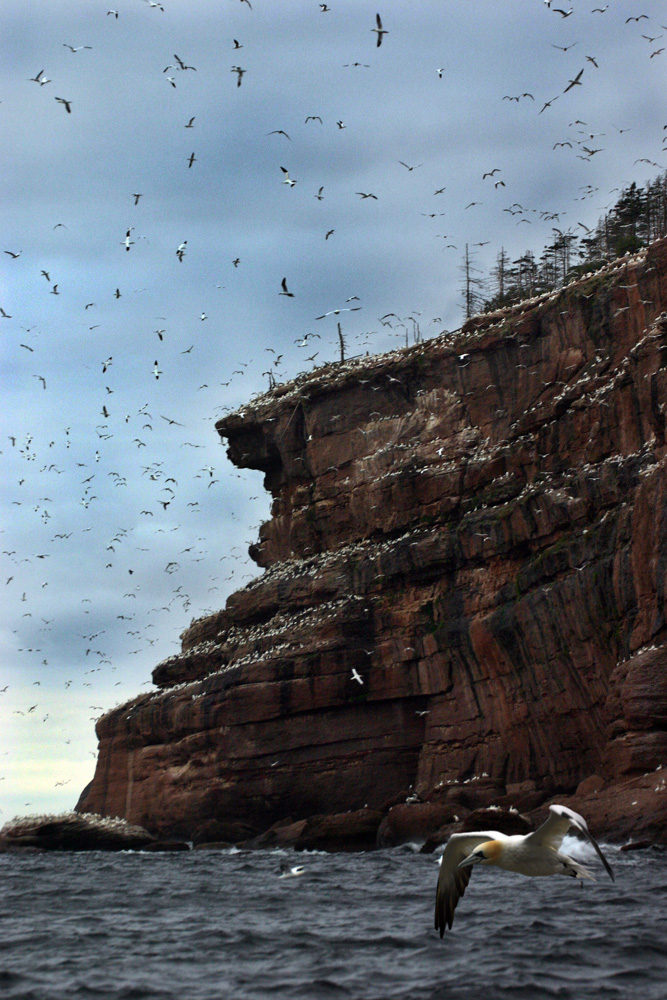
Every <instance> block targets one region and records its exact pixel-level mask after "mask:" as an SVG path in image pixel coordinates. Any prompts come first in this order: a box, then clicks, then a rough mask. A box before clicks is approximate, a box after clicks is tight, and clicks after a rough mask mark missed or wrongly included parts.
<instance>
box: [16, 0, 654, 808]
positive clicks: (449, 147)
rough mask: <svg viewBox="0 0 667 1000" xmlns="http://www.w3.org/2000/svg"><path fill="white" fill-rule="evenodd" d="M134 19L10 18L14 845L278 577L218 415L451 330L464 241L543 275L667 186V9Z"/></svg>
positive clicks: (483, 6) (391, 10)
mask: <svg viewBox="0 0 667 1000" xmlns="http://www.w3.org/2000/svg"><path fill="white" fill-rule="evenodd" d="M111 2H112V3H115V4H116V8H114V10H110V9H109V6H108V0H106V2H98V0H53V2H48V0H22V2H21V3H20V4H11V5H5V9H4V11H3V32H2V45H3V48H4V52H3V58H2V59H1V60H0V125H1V128H2V136H3V141H2V145H1V148H0V184H1V185H2V188H3V198H2V204H3V212H2V240H3V242H2V246H1V247H0V258H1V260H0V265H1V271H0V307H1V308H2V313H1V314H0V350H1V352H2V385H3V406H2V413H1V415H0V420H1V421H2V431H1V433H0V462H1V463H2V466H1V468H2V474H1V476H0V480H1V484H2V485H1V489H2V496H1V501H2V523H1V525H0V531H1V532H2V538H1V541H2V556H1V557H0V558H2V571H3V574H4V579H3V580H2V583H1V584H0V585H1V586H3V588H4V598H3V600H2V602H1V614H2V619H1V621H0V643H1V652H0V734H1V737H0V825H1V824H2V823H3V822H5V821H7V820H9V819H10V818H11V817H12V816H14V815H24V814H31V813H42V812H61V811H64V810H68V809H70V808H72V807H73V805H74V804H75V803H76V800H77V798H78V796H79V794H80V792H81V790H82V788H83V787H84V785H85V784H86V783H87V782H88V781H90V779H91V778H92V776H93V772H94V766H95V758H96V749H97V741H96V737H95V719H96V718H97V717H99V716H100V715H101V714H102V713H103V712H105V711H108V710H109V709H110V708H112V707H114V706H115V705H117V704H120V703H122V702H124V701H127V700H128V699H130V698H132V697H134V696H135V695H137V694H139V693H142V692H145V691H148V690H151V689H152V683H151V671H152V669H153V668H154V667H155V665H156V664H157V663H159V662H160V661H161V660H163V659H164V658H166V657H167V656H171V655H173V654H174V653H175V652H177V651H178V650H179V648H180V642H179V635H180V633H181V632H182V631H183V630H184V629H185V628H186V627H187V626H188V625H189V624H190V622H191V621H192V620H193V619H195V618H198V617H200V616H202V615H204V614H206V613H207V612H211V611H215V610H217V609H219V608H221V607H223V606H224V603H225V600H226V598H227V596H228V595H229V594H230V593H232V592H233V591H234V590H237V589H238V588H239V587H242V586H244V585H245V584H246V583H247V582H248V581H249V580H251V579H253V578H254V577H256V576H257V575H259V573H260V572H261V571H260V570H259V569H258V567H256V566H255V565H254V564H253V563H252V561H251V560H250V559H249V557H248V554H247V549H248V546H249V545H250V544H251V543H253V542H254V541H255V540H256V538H257V535H258V528H259V525H260V523H261V522H262V521H264V520H266V519H267V518H268V517H269V506H270V497H269V495H268V494H267V493H266V491H265V490H264V488H263V484H262V475H261V474H260V473H259V472H253V471H249V470H239V469H236V468H234V467H233V466H232V465H231V464H230V463H229V461H228V460H227V458H226V454H225V447H224V443H223V442H221V441H220V439H219V438H218V435H217V434H216V432H215V429H214V422H215V420H217V419H218V418H220V417H221V416H222V415H223V414H225V413H227V412H229V411H231V410H234V409H237V408H238V407H241V406H242V405H243V404H244V403H245V402H247V401H248V400H249V399H251V398H252V397H253V395H256V394H258V393H262V392H264V391H266V389H267V388H268V386H269V383H270V382H272V381H274V380H275V381H277V382H282V381H287V380H289V379H291V378H293V377H294V376H296V375H297V374H298V373H300V372H303V371H309V370H311V369H312V368H313V367H316V366H317V365H319V364H322V363H325V362H329V361H333V360H336V358H338V357H339V344H338V336H337V330H336V323H337V322H338V321H340V322H341V325H342V330H343V334H344V337H345V340H346V345H347V353H348V355H362V354H365V353H366V352H370V353H375V352H379V351H386V350H395V349H397V348H400V347H402V346H405V345H406V343H412V342H413V341H414V338H415V336H420V337H422V338H430V337H434V336H437V335H438V334H440V333H442V332H443V331H444V330H453V329H456V328H458V327H459V326H460V325H461V322H462V320H463V313H462V295H461V286H462V274H461V264H462V258H463V254H464V252H465V246H466V244H468V246H469V249H470V252H471V254H472V260H473V263H474V266H475V267H477V268H479V274H480V277H482V276H485V275H487V274H489V273H490V271H491V268H492V267H493V264H494V261H495V258H496V255H497V253H498V252H499V250H500V249H501V247H503V248H504V249H505V251H506V252H507V253H508V255H509V257H510V259H516V258H517V257H518V256H519V255H520V254H522V253H523V252H524V251H525V250H528V249H530V250H533V251H534V252H535V253H536V254H537V256H539V254H540V252H541V250H542V248H543V247H544V246H545V245H547V244H548V243H549V242H550V241H552V240H553V235H554V234H553V229H554V227H558V228H560V229H561V230H567V229H571V230H573V231H577V232H578V233H579V234H581V233H583V231H584V230H583V228H581V226H586V227H591V226H594V225H595V223H596V222H597V220H598V219H599V218H600V216H601V215H602V214H603V213H604V211H605V209H606V208H608V207H610V206H611V205H613V203H614V201H615V200H616V197H617V195H618V189H619V188H621V187H623V186H626V185H628V184H629V183H631V182H632V181H637V183H639V184H643V183H645V182H646V181H647V180H649V179H651V178H653V177H655V176H656V175H657V174H658V173H659V172H661V170H662V169H664V166H665V163H666V162H667V161H666V160H665V157H664V155H663V139H664V136H665V134H666V133H665V131H664V127H666V128H667V126H666V125H665V120H666V118H665V111H664V94H665V82H666V80H665V67H666V66H667V62H666V60H667V26H665V25H663V24H661V19H662V20H666V21H667V13H665V10H664V5H663V4H659V3H656V2H645V3H641V4H640V3H638V2H629V0H628V2H626V0H610V2H609V3H606V4H605V3H603V2H600V0H588V2H586V3H583V2H581V0H571V3H570V2H568V3H567V4H564V5H563V6H562V7H561V8H560V10H558V9H556V4H557V3H558V0H553V2H552V4H551V6H549V5H548V4H546V3H544V2H542V0H512V2H511V3H498V2H497V0H495V2H489V0H475V2H472V0H412V2H410V3H405V0H388V2H385V0H374V3H372V4H371V3H368V2H366V0H330V3H328V4H320V3H318V2H311V0H298V2H297V0H280V2H277V0H251V3H252V6H251V5H250V4H249V3H248V2H247V0H164V2H163V3H161V4H158V3H155V2H151V0H111ZM596 2H597V3H599V8H600V9H598V10H595V9H594V8H595V4H596ZM323 8H325V9H323ZM570 11H571V13H570ZM378 12H379V14H380V17H381V25H382V29H383V31H384V32H385V33H383V34H382V35H381V44H380V45H379V46H378V40H379V36H378V33H377V31H375V30H374V29H376V28H377V26H378V25H377V22H376V14H377V13H378ZM644 15H646V16H644ZM637 19H638V20H637ZM663 46H665V47H666V49H665V50H663ZM184 67H185V68H184ZM235 67H236V68H235ZM582 69H583V74H581V75H580V76H579V78H578V81H577V82H575V83H573V84H572V85H571V86H570V83H571V81H575V80H577V76H578V74H579V71H580V70H582ZM241 71H242V72H241ZM239 84H240V85H239ZM568 88H569V89H568ZM525 95H530V96H525ZM516 97H519V100H510V99H509V98H516ZM548 102H550V103H548ZM545 105H546V106H545ZM285 133H286V134H285ZM558 143H569V144H570V145H556V144H558ZM584 146H586V147H587V148H586V150H584V148H583V147H584ZM591 150H595V152H589V151H591ZM193 154H194V158H192V156H193ZM285 171H286V173H285ZM492 171H493V173H491V172H492ZM485 174H490V176H486V177H485V176H484V175H485ZM288 179H289V181H292V182H294V183H288V182H287V181H288ZM362 195H367V197H362ZM371 195H373V196H374V197H370V196H371ZM517 206H518V207H517ZM510 208H511V209H512V212H510V211H509V209H510ZM580 224H581V226H580ZM283 279H284V280H285V286H283V284H282V282H283ZM284 288H286V290H287V291H288V292H290V293H291V294H290V295H287V294H280V293H281V292H282V291H283V290H284ZM489 292H490V293H492V292H493V289H492V288H490V289H489ZM336 309H339V310H350V311H349V312H341V313H339V315H338V316H335V315H329V316H324V318H323V319H317V317H320V316H322V315H323V314H325V313H328V312H331V311H332V310H336ZM389 313H393V314H394V316H392V317H390V318H389V320H388V321H387V319H386V318H385V317H386V316H387V314H389ZM388 324H391V325H388Z"/></svg>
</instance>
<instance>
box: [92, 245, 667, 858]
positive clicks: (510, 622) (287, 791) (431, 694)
mask: <svg viewBox="0 0 667 1000" xmlns="http://www.w3.org/2000/svg"><path fill="white" fill-rule="evenodd" d="M666 308H667V242H665V241H663V242H660V243H656V244H653V245H652V246H651V247H650V248H649V249H648V250H647V251H645V252H642V253H639V254H637V255H635V256H633V257H626V258H623V259H622V260H620V261H618V262H616V263H615V264H614V265H610V266H608V267H607V268H605V269H603V270H602V271H599V272H597V273H596V274H595V275H591V276H587V277H584V278H582V279H581V280H579V281H577V282H576V283H573V284H570V285H568V286H567V287H566V288H564V289H563V290H561V291H560V292H558V293H556V294H553V295H551V296H548V297H542V298H539V299H535V300H530V301H528V302H525V303H523V304H522V306H521V307H517V308H515V309H512V310H508V311H504V312H500V313H496V314H490V315H485V316H481V317H475V318H474V319H473V320H471V321H469V322H468V323H467V324H466V325H465V326H464V327H463V329H462V330H461V331H458V332H457V333H456V334H452V335H445V336H443V337H440V338H437V339H434V340H431V341H428V342H426V343H423V344H418V345H415V346H414V347H411V348H407V349H405V350H402V351H397V352H394V353H392V354H389V355H381V356H376V357H370V358H364V359H358V360H353V361H350V362H346V363H343V364H338V365H330V366H327V367H325V368H320V369H317V370H316V371H315V372H313V373H311V374H309V375H308V376H303V377H301V378H300V379H298V380H297V381H296V382H294V383H291V384H288V385H285V386H280V387H278V388H276V389H274V390H273V391H272V392H271V393H269V394H267V395H266V396H263V397H261V398H259V399H256V400H255V401H254V402H252V403H251V404H248V406H247V407H246V408H245V409H244V410H243V411H240V412H237V413H235V414H232V415H230V416H227V417H225V418H224V419H223V420H221V421H219V422H218V424H217V429H218V431H219V433H220V434H221V435H222V436H223V437H224V438H225V439H226V440H227V441H228V445H229V452H228V453H229V456H230V458H231V460H232V461H233V462H234V463H235V464H236V465H237V466H239V467H248V468H253V469H260V470H262V471H263V472H264V473H265V484H266V488H267V489H268V490H270V492H271V494H272V496H273V506H272V518H271V520H270V521H269V522H267V523H266V524H264V525H263V526H262V528H261V530H260V537H259V540H258V542H257V544H256V545H254V546H253V547H252V549H251V554H252V555H253V557H254V558H255V560H256V561H257V563H258V564H259V565H260V566H262V567H265V572H264V573H263V575H262V576H260V577H259V578H258V579H257V580H255V581H253V582H252V583H251V584H249V585H248V586H247V587H245V588H244V589H243V590H241V591H239V592H237V593H235V594H233V595H232V596H231V597H230V598H229V600H228V602H227V606H226V608H225V609H224V610H223V611H220V612H218V613H217V614H215V615H212V616H210V617H208V618H205V619H202V620H199V621H197V622H194V623H193V624H192V625H191V626H190V628H189V629H187V630H186V632H185V633H184V634H183V636H182V640H183V649H182V652H181V654H179V655H178V656H175V657H172V658H170V659H169V660H166V661H164V662H163V663H161V664H159V665H158V666H157V667H156V669H155V671H154V674H153V677H154V681H155V683H156V685H157V686H158V687H159V689H160V690H159V691H158V692H157V693H153V694H149V695H143V696H141V697H139V698H137V699H136V700H134V701H133V702H130V703H129V704H128V705H125V706H123V707H122V708H119V709H116V710H114V711H113V712H111V713H110V714H108V715H106V716H105V717H103V718H102V719H101V720H100V721H99V722H98V726H97V733H98V736H99V740H100V751H99V760H98V765H97V770H96V774H95V778H94V780H93V782H92V785H91V786H90V787H89V788H88V789H87V790H86V792H85V793H84V796H83V797H82V802H81V803H80V807H81V808H85V810H86V811H88V812H100V813H102V814H105V815H118V816H123V817H125V818H127V819H128V820H130V821H131V822H136V823H140V824H142V825H143V826H145V827H147V828H148V829H150V830H151V831H154V832H158V833H161V834H170V835H179V836H188V837H192V836H194V837H196V838H199V839H221V838H223V837H226V836H228V837H231V838H232V839H240V834H241V833H242V832H243V831H245V830H246V829H247V830H248V831H250V830H253V831H258V830H263V829H266V827H268V826H269V825H270V824H271V823H273V822H275V821H277V820H284V819H286V818H287V817H291V818H292V819H293V820H299V819H303V818H305V817H308V816H312V815H313V814H317V813H335V812H343V811H346V810H356V809H359V808H362V807H364V806H368V807H369V808H370V809H385V811H386V809H387V808H388V804H390V803H391V802H392V801H399V800H401V801H403V800H404V799H405V798H406V797H407V796H410V795H412V796H414V797H417V798H419V799H421V800H430V801H431V802H433V803H442V804H444V803H446V802H458V803H459V804H463V805H465V804H466V803H467V805H468V807H470V808H473V807H474V806H475V805H479V804H488V803H489V802H491V801H498V802H501V803H504V804H508V803H510V802H515V803H517V804H518V805H519V806H520V807H523V808H525V809H529V808H531V807H536V806H538V805H539V804H541V803H542V802H544V801H546V800H547V799H548V798H549V797H552V796H554V795H556V794H558V797H559V799H560V800H561V801H563V799H564V797H566V796H567V795H568V794H571V793H574V792H575V790H576V789H577V788H578V787H579V792H578V794H577V795H576V796H575V797H574V798H572V799H566V801H570V802H571V804H573V805H575V806H579V807H580V808H581V809H582V810H585V811H586V812H587V815H588V816H589V817H591V818H592V824H591V825H592V826H593V828H594V829H596V830H597V832H598V833H600V834H602V833H605V834H607V835H609V834H611V835H614V834H616V835H617V836H624V835H626V834H630V833H633V832H634V833H635V834H637V833H638V832H642V831H643V832H646V833H647V834H650V835H651V836H653V837H658V838H662V839H667V793H665V794H661V793H660V788H661V786H662V788H663V789H664V780H663V781H662V782H661V781H660V780H659V779H660V772H658V773H657V774H656V773H655V769H656V768H657V767H659V766H660V765H662V764H663V763H667V669H666V665H667V654H666V652H665V649H666V647H665V644H664V640H665V635H666V634H667V633H666V629H665V619H664V615H665V593H664V591H665V584H666V581H667V479H666V477H665V463H666V452H665V419H666V411H665V403H666V402H667V317H666V316H665V315H664V310H665V309H666ZM353 672H356V674H357V675H358V676H359V678H360V680H357V679H355V676H354V673H353ZM591 776H595V777H591ZM473 779H478V780H477V781H475V780H473ZM480 779H481V780H480ZM585 779H588V780H585ZM582 782H583V784H581V783H582ZM656 788H657V789H658V790H657V791H656ZM621 793H623V794H621ZM630 803H632V806H630ZM459 811H460V810H459Z"/></svg>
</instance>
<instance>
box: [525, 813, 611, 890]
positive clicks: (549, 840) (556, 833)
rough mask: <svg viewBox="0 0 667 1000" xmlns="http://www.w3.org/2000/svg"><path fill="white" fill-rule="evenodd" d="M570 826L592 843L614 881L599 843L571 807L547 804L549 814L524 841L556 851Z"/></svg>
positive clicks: (583, 820)
mask: <svg viewBox="0 0 667 1000" xmlns="http://www.w3.org/2000/svg"><path fill="white" fill-rule="evenodd" d="M571 826H573V827H574V828H575V830H578V831H579V833H581V834H583V836H584V837H585V838H586V840H587V841H588V842H589V844H591V845H592V847H593V848H594V849H595V851H596V853H597V855H598V857H599V858H600V861H601V862H602V864H603V865H604V866H605V869H606V871H607V874H608V875H609V878H610V879H611V880H612V882H613V881H615V878H614V872H613V871H612V868H611V865H610V864H609V862H608V861H607V859H606V858H605V856H604V854H603V853H602V851H601V850H600V845H599V844H598V842H597V841H596V839H595V838H594V837H593V836H592V835H591V833H590V831H589V829H588V824H587V823H586V820H585V819H584V817H583V816H580V815H579V813H577V812H575V811H574V810H573V809H568V807H567V806H561V805H552V806H549V816H548V817H547V819H546V820H545V821H544V823H543V824H542V826H540V827H538V828H537V830H535V832H534V833H529V834H528V836H527V837H526V843H531V844H534V845H536V846H544V847H551V848H552V849H553V850H554V851H558V850H560V846H561V844H562V843H563V837H564V836H565V834H566V833H567V831H568V830H569V829H570V827H571Z"/></svg>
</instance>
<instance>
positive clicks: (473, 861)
mask: <svg viewBox="0 0 667 1000" xmlns="http://www.w3.org/2000/svg"><path fill="white" fill-rule="evenodd" d="M481 860H482V859H481V858H480V857H478V856H477V855H476V854H469V855H468V857H467V858H464V859H463V861H461V863H460V864H459V868H470V866H471V865H477V864H479V862H480V861H481Z"/></svg>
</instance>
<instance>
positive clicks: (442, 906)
mask: <svg viewBox="0 0 667 1000" xmlns="http://www.w3.org/2000/svg"><path fill="white" fill-rule="evenodd" d="M571 826H573V827H574V828H575V829H576V830H578V831H579V832H580V833H582V834H583V835H584V837H585V838H586V839H587V840H588V842H589V843H590V844H592V846H593V847H594V848H595V850H596V851H597V853H598V855H599V857H600V860H601V861H602V863H603V865H604V866H605V868H606V870H607V873H608V875H609V877H610V878H611V880H612V882H613V881H614V873H613V871H612V869H611V865H610V864H609V862H608V861H607V859H606V858H605V856H604V855H603V853H602V851H601V850H600V847H599V845H598V843H597V842H596V840H595V839H594V838H593V837H592V836H591V834H590V833H589V831H588V826H587V825H586V820H585V819H584V818H583V816H580V815H579V813H576V812H574V811H573V810H572V809H568V808H567V806H561V805H552V806H549V816H548V818H547V819H546V821H545V822H544V823H543V824H542V826H540V827H539V828H538V829H537V830H535V831H534V832H533V833H529V834H526V835H525V836H521V835H519V834H515V835H514V836H511V837H509V836H507V834H505V833H498V832H497V831H496V830H478V831H476V832H475V833H453V834H452V836H451V837H450V838H449V840H448V841H447V846H446V847H445V850H444V853H443V855H442V860H441V862H440V874H439V876H438V888H437V891H436V897H435V929H436V930H439V931H440V937H442V936H443V934H444V933H445V928H446V927H450V928H451V926H452V923H453V922H454V911H455V909H456V906H457V903H458V901H459V899H460V898H461V896H463V894H464V892H465V891H466V888H467V885H468V882H469V881H470V876H471V874H472V870H471V869H472V866H473V865H478V864H482V865H495V866H496V868H504V869H505V871H509V872H518V873H519V874H520V875H532V876H539V875H570V876H572V877H573V878H589V879H592V880H593V881H595V879H594V878H593V876H592V875H591V873H590V872H589V871H588V870H587V869H586V868H584V867H583V866H582V865H580V864H579V863H578V862H577V861H574V860H573V858H570V857H568V855H567V854H561V853H560V850H559V849H560V846H561V844H562V842H563V837H564V836H565V834H566V833H567V831H568V830H569V829H570V827H571Z"/></svg>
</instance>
